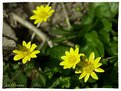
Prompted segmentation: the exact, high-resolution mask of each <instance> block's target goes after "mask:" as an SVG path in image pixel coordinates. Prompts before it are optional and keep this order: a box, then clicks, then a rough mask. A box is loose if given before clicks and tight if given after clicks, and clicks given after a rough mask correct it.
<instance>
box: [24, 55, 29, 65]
mask: <svg viewBox="0 0 121 91" xmlns="http://www.w3.org/2000/svg"><path fill="white" fill-rule="evenodd" d="M29 59H30V58H29V56H26V57H24V58H23V59H22V62H23V64H25V63H26V62H27V60H29Z"/></svg>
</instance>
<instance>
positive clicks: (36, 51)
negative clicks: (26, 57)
mask: <svg viewBox="0 0 121 91" xmlns="http://www.w3.org/2000/svg"><path fill="white" fill-rule="evenodd" d="M38 53H40V51H39V50H35V51H33V52H32V54H38Z"/></svg>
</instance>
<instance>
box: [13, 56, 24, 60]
mask: <svg viewBox="0 0 121 91" xmlns="http://www.w3.org/2000/svg"><path fill="white" fill-rule="evenodd" d="M23 57H24V55H22V54H19V55H15V56H14V58H13V60H15V61H16V60H20V59H22V58H23Z"/></svg>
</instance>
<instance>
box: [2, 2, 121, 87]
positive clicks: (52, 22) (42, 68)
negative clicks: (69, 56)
mask: <svg viewBox="0 0 121 91" xmlns="http://www.w3.org/2000/svg"><path fill="white" fill-rule="evenodd" d="M47 4H49V5H50V6H51V7H52V9H54V10H55V12H54V13H53V15H52V16H51V17H49V19H48V22H44V23H42V24H41V25H40V26H39V27H38V28H37V27H36V25H34V21H31V20H30V17H31V16H32V15H33V12H32V11H33V10H35V9H36V6H40V5H47ZM118 9H119V3H118V2H102V3H96V2H94V3H93V2H92V3H88V2H66V3H65V2H64V3H63V2H58V3H55V2H54V3H53V2H49V3H42V2H38V3H33V2H21V3H3V39H2V40H3V44H2V46H3V88H69V89H80V88H118ZM35 30H37V31H41V32H42V33H43V34H44V35H45V36H44V37H47V38H48V41H47V43H43V41H42V40H43V38H42V37H40V36H38V35H37V34H36V35H35V37H34V38H33V39H32V35H33V33H34V32H35ZM23 40H25V41H26V42H29V41H32V43H36V44H37V45H38V47H37V48H38V49H39V50H40V54H39V55H38V57H37V58H36V59H32V60H31V61H30V62H27V63H26V64H22V62H21V60H20V61H14V60H13V57H14V54H13V53H12V51H13V50H14V49H15V48H16V47H17V44H22V41H23ZM75 45H78V46H79V47H80V52H82V53H85V54H86V56H87V57H88V56H89V54H90V53H91V52H95V55H96V57H99V56H100V57H101V58H102V59H101V61H100V62H101V63H102V64H103V65H102V66H101V68H103V69H104V70H105V72H104V73H101V74H97V75H98V77H99V80H94V79H92V78H91V77H90V79H89V81H88V82H87V83H84V81H83V79H81V80H79V79H78V76H79V75H77V74H75V73H74V70H73V69H66V70H64V69H63V68H62V67H61V66H60V65H59V63H60V62H61V61H62V60H61V59H60V57H61V56H63V55H64V53H65V51H68V50H69V49H70V47H74V46H75Z"/></svg>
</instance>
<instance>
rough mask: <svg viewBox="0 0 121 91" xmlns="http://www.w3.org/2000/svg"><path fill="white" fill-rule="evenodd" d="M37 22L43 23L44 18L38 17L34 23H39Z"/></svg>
mask: <svg viewBox="0 0 121 91" xmlns="http://www.w3.org/2000/svg"><path fill="white" fill-rule="evenodd" d="M37 23H42V19H36V20H35V22H34V24H37Z"/></svg>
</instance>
